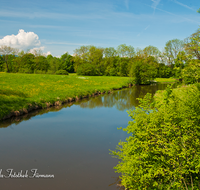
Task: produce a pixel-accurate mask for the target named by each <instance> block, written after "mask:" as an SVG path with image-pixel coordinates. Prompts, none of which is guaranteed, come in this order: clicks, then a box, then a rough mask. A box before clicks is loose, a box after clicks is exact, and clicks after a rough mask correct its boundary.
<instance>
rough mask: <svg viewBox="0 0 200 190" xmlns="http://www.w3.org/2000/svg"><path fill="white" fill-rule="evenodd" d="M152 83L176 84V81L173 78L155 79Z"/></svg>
mask: <svg viewBox="0 0 200 190" xmlns="http://www.w3.org/2000/svg"><path fill="white" fill-rule="evenodd" d="M154 81H156V82H158V83H172V82H177V80H176V79H174V78H156V79H154Z"/></svg>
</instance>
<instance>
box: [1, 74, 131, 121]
mask: <svg viewBox="0 0 200 190" xmlns="http://www.w3.org/2000/svg"><path fill="white" fill-rule="evenodd" d="M130 82H131V81H130V78H128V77H106V76H99V77H97V76H96V77H94V76H93V77H92V76H86V77H82V76H77V75H73V74H72V75H68V76H65V75H64V76H61V75H43V74H37V75H36V74H18V73H17V74H14V73H0V84H1V85H0V102H1V103H0V119H2V118H3V117H5V116H6V115H8V114H9V113H11V112H12V111H16V110H18V111H19V110H23V109H24V111H25V112H26V110H28V109H29V108H30V107H33V106H39V107H47V106H48V105H47V104H46V103H47V102H48V103H49V105H51V104H53V103H54V104H55V102H57V105H59V102H63V101H65V102H67V101H68V100H73V99H75V98H81V97H84V96H87V95H89V94H90V95H91V94H94V93H97V92H99V91H100V92H108V91H110V90H112V89H117V88H121V87H123V86H128V84H129V83H130ZM58 101H59V102H58Z"/></svg>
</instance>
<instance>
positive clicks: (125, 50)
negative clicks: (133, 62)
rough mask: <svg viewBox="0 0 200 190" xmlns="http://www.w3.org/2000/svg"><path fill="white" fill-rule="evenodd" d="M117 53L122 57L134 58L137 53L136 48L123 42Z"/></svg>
mask: <svg viewBox="0 0 200 190" xmlns="http://www.w3.org/2000/svg"><path fill="white" fill-rule="evenodd" d="M117 53H118V55H119V56H120V57H129V58H132V57H133V56H134V55H135V49H134V47H132V46H127V45H126V44H121V45H119V46H118V47H117Z"/></svg>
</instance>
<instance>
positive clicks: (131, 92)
mask: <svg viewBox="0 0 200 190" xmlns="http://www.w3.org/2000/svg"><path fill="white" fill-rule="evenodd" d="M166 86H167V84H156V85H141V86H134V87H132V88H129V89H123V90H119V91H114V92H113V93H112V94H106V95H103V96H98V97H94V98H91V99H90V100H87V101H82V102H79V103H78V104H79V105H80V107H81V108H90V109H93V108H96V107H114V106H115V107H116V108H117V109H118V110H120V111H124V110H127V109H134V107H136V106H138V103H139V102H138V100H137V98H143V97H144V96H145V95H146V94H147V93H151V94H152V95H154V94H155V93H156V91H157V90H164V89H165V88H166Z"/></svg>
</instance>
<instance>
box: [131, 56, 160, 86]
mask: <svg viewBox="0 0 200 190" xmlns="http://www.w3.org/2000/svg"><path fill="white" fill-rule="evenodd" d="M132 61H133V62H132V67H131V70H130V73H129V76H130V77H133V78H134V79H135V84H150V83H151V81H152V80H153V79H154V78H155V77H156V76H157V69H155V68H156V67H157V64H156V61H155V60H154V58H153V57H148V58H146V59H144V58H141V57H136V58H135V59H133V60H132Z"/></svg>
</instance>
